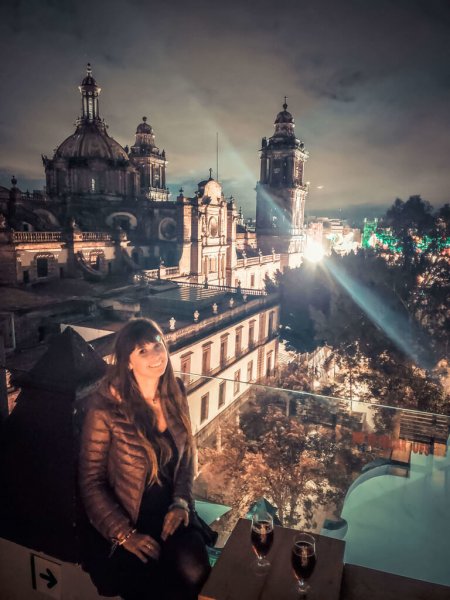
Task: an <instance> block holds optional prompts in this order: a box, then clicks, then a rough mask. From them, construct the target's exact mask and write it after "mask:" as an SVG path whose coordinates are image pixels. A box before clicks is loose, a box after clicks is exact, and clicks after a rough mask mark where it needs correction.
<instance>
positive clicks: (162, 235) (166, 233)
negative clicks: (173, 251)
mask: <svg viewBox="0 0 450 600" xmlns="http://www.w3.org/2000/svg"><path fill="white" fill-rule="evenodd" d="M176 235H177V224H176V223H175V221H174V220H173V219H171V218H170V217H166V218H165V219H163V220H162V221H161V223H160V224H159V239H162V240H167V241H171V240H174V239H175V238H176Z"/></svg>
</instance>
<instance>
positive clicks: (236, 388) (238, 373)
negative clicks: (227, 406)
mask: <svg viewBox="0 0 450 600" xmlns="http://www.w3.org/2000/svg"><path fill="white" fill-rule="evenodd" d="M240 387H241V370H240V369H238V370H237V371H236V372H235V374H234V395H235V396H236V394H239V390H240Z"/></svg>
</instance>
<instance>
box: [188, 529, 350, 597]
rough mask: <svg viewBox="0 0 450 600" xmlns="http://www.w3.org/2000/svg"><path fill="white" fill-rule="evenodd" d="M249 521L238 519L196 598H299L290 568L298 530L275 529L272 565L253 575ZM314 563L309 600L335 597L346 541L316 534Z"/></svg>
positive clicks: (339, 583)
mask: <svg viewBox="0 0 450 600" xmlns="http://www.w3.org/2000/svg"><path fill="white" fill-rule="evenodd" d="M250 532H251V521H249V520H248V519H240V520H239V521H238V523H237V525H236V527H235V528H234V530H233V532H232V534H231V536H230V538H229V540H228V542H227V544H226V545H225V548H224V549H223V551H222V554H221V556H220V558H219V560H218V561H217V563H216V565H215V566H214V568H213V570H212V572H211V575H210V577H209V579H208V581H207V582H206V583H205V585H204V587H203V589H202V591H201V593H200V595H199V600H298V598H299V595H298V592H297V588H296V584H295V578H294V574H293V572H292V567H291V549H292V539H293V537H294V535H295V534H296V533H298V531H296V530H294V529H287V528H284V527H275V528H274V542H273V546H272V549H271V551H270V552H269V554H268V557H267V558H268V559H269V560H270V562H271V563H272V564H271V567H270V570H269V571H268V572H267V574H265V575H258V574H256V573H255V572H254V571H253V570H252V568H251V564H252V562H253V561H254V560H255V554H254V552H253V550H252V546H251V542H250ZM314 537H315V538H316V548H317V564H316V568H315V570H314V573H313V575H312V577H311V578H310V580H309V581H310V583H311V586H312V589H311V592H310V593H309V594H308V597H307V598H308V600H324V599H326V600H338V599H339V593H340V587H341V579H342V569H343V559H344V548H345V543H344V542H343V541H341V540H336V539H333V538H328V537H325V536H321V535H315V536H314Z"/></svg>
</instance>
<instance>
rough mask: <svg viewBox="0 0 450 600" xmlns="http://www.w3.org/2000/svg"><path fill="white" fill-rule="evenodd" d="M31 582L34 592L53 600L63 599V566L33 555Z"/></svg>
mask: <svg viewBox="0 0 450 600" xmlns="http://www.w3.org/2000/svg"><path fill="white" fill-rule="evenodd" d="M31 581H32V583H33V589H34V590H37V591H38V592H41V593H43V594H46V595H47V596H50V597H51V598H58V599H60V598H61V588H62V585H61V565H60V564H59V563H56V562H53V561H52V560H49V559H48V558H42V556H38V555H37V554H32V555H31Z"/></svg>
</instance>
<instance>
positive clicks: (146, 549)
mask: <svg viewBox="0 0 450 600" xmlns="http://www.w3.org/2000/svg"><path fill="white" fill-rule="evenodd" d="M123 547H124V548H125V550H128V552H132V553H133V554H135V555H136V556H137V557H138V558H139V559H140V560H141V561H142V562H144V563H146V562H148V559H149V558H154V559H155V560H158V558H159V554H160V552H161V548H160V546H159V544H158V542H157V541H156V540H154V539H153V538H152V537H151V536H149V535H146V534H144V533H138V532H137V531H136V532H135V533H133V534H132V535H130V537H129V538H128V539H127V541H126V542H124V544H123Z"/></svg>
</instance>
